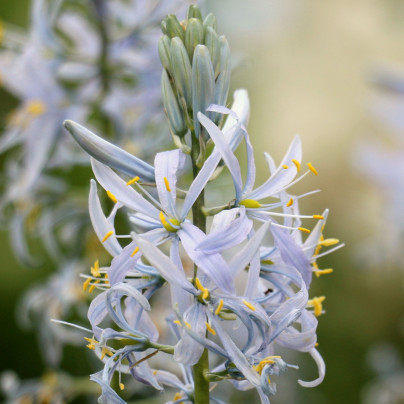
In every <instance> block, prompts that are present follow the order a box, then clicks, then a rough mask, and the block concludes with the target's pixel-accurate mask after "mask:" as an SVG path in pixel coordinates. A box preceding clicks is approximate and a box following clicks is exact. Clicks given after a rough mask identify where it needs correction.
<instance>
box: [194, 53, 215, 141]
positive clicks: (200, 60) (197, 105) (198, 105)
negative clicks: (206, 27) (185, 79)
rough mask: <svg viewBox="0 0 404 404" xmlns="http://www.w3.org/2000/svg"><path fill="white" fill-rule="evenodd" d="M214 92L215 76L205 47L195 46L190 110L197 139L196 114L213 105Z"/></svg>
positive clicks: (198, 128) (198, 130)
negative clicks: (191, 110)
mask: <svg viewBox="0 0 404 404" xmlns="http://www.w3.org/2000/svg"><path fill="white" fill-rule="evenodd" d="M214 91H215V76H214V72H213V66H212V62H211V60H210V55H209V50H208V48H207V47H206V46H205V45H197V47H196V48H195V51H194V58H193V61H192V109H193V118H194V124H195V128H194V129H195V135H196V136H197V137H198V136H199V132H200V125H199V124H197V122H198V118H197V114H198V112H199V111H200V112H202V113H204V114H205V113H206V108H207V107H208V106H209V105H210V104H212V103H213V99H214Z"/></svg>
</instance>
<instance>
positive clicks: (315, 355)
mask: <svg viewBox="0 0 404 404" xmlns="http://www.w3.org/2000/svg"><path fill="white" fill-rule="evenodd" d="M309 353H310V355H311V356H312V358H313V359H314V360H315V362H316V364H317V367H318V374H319V376H318V378H317V379H316V380H313V381H312V382H304V381H303V380H298V381H297V382H298V383H299V384H300V385H301V386H303V387H316V386H318V385H319V384H321V383H322V381H323V380H324V377H325V363H324V360H323V358H322V357H321V355H320V354H319V352H318V351H317V349H314V348H313V349H312V350H311V351H310V352H309Z"/></svg>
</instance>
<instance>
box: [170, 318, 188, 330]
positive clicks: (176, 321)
mask: <svg viewBox="0 0 404 404" xmlns="http://www.w3.org/2000/svg"><path fill="white" fill-rule="evenodd" d="M173 323H174V324H177V325H181V321H180V320H174V321H173ZM184 324H185V325H186V326H187V327H188V328H191V324H189V323H188V322H187V321H184Z"/></svg>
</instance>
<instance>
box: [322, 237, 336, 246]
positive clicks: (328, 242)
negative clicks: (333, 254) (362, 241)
mask: <svg viewBox="0 0 404 404" xmlns="http://www.w3.org/2000/svg"><path fill="white" fill-rule="evenodd" d="M338 243H339V240H338V239H337V238H326V239H325V240H321V241H320V242H319V243H318V244H321V245H323V246H324V247H329V246H332V245H335V244H338Z"/></svg>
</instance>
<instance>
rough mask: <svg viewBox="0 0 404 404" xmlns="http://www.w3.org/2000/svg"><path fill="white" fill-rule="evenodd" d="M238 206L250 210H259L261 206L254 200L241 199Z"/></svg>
mask: <svg viewBox="0 0 404 404" xmlns="http://www.w3.org/2000/svg"><path fill="white" fill-rule="evenodd" d="M240 205H242V206H245V207H246V208H250V209H256V208H260V207H261V206H262V205H261V204H260V203H259V202H258V201H256V200H255V199H243V200H242V201H240Z"/></svg>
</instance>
